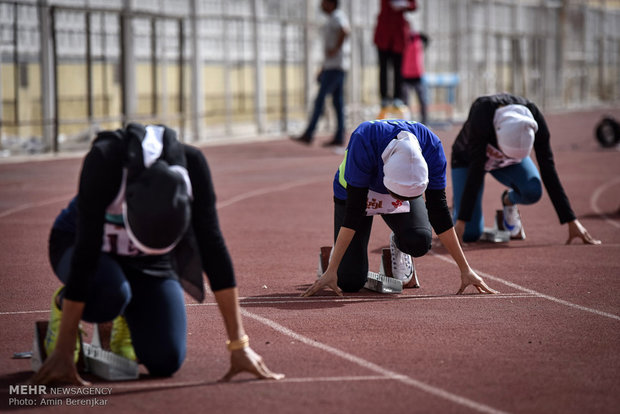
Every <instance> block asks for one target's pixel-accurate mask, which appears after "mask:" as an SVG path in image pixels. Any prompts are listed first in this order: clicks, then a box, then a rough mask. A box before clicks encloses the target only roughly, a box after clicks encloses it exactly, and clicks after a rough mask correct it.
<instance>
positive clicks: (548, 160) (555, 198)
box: [527, 103, 576, 224]
mask: <svg viewBox="0 0 620 414" xmlns="http://www.w3.org/2000/svg"><path fill="white" fill-rule="evenodd" d="M527 107H528V109H529V110H530V111H531V112H532V115H534V119H535V120H536V122H537V123H538V132H536V137H535V139H534V152H535V153H536V161H538V168H540V177H541V179H542V182H543V184H544V185H545V188H546V189H547V193H548V194H549V198H550V199H551V202H552V203H553V207H554V208H555V211H556V213H557V215H558V218H559V219H560V223H561V224H564V223H568V222H569V221H573V220H575V218H576V217H575V213H574V212H573V209H572V208H571V205H570V202H569V201H568V197H567V196H566V193H565V192H564V188H563V187H562V183H561V182H560V177H559V176H558V173H557V171H556V169H555V162H554V160H553V152H552V151H551V143H550V139H551V134H550V133H549V128H548V127H547V123H546V121H545V118H544V117H543V115H542V113H541V112H540V111H539V110H538V107H536V105H534V104H533V103H530V104H529V105H527Z"/></svg>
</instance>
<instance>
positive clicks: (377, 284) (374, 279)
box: [317, 246, 417, 293]
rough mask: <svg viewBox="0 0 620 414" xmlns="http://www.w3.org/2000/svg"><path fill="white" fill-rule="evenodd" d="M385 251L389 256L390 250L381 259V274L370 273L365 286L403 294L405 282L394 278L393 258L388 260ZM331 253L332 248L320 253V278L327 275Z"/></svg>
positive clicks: (318, 275) (318, 274)
mask: <svg viewBox="0 0 620 414" xmlns="http://www.w3.org/2000/svg"><path fill="white" fill-rule="evenodd" d="M385 250H387V251H388V254H389V251H390V250H389V249H384V252H383V255H382V258H381V267H380V270H379V273H376V272H371V271H368V278H367V280H366V283H365V284H364V287H365V288H366V289H368V290H372V291H375V292H379V293H402V291H403V282H402V281H401V280H398V279H396V278H394V277H392V265H391V257H390V256H387V259H386V256H385ZM331 251H332V247H331V246H323V247H321V251H320V253H319V267H318V270H317V277H319V278H320V277H321V276H322V275H323V273H325V270H326V269H327V265H328V264H329V259H330V257H331ZM386 260H387V263H388V265H385V264H384V263H386ZM384 268H385V269H388V271H389V275H387V274H386V273H385V271H384ZM416 281H417V279H416Z"/></svg>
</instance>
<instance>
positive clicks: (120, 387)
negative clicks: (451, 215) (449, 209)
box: [0, 110, 620, 414]
mask: <svg viewBox="0 0 620 414" xmlns="http://www.w3.org/2000/svg"><path fill="white" fill-rule="evenodd" d="M605 112H606V111H593V112H587V113H567V114H560V115H553V116H549V117H548V122H549V125H550V129H551V131H552V146H553V148H554V153H555V156H556V164H557V168H558V171H559V172H560V178H561V180H562V182H563V184H564V186H565V189H566V191H567V193H568V195H569V197H570V199H571V202H572V205H573V208H574V210H575V212H576V213H577V215H578V217H579V219H580V221H581V222H582V223H583V224H584V225H585V226H586V228H587V229H588V230H589V231H590V232H591V233H592V234H593V235H594V236H595V237H596V238H599V239H601V240H602V241H603V244H602V245H600V246H585V245H582V244H581V242H573V244H572V245H570V246H565V245H564V242H565V240H566V236H567V234H568V230H567V228H566V226H560V225H559V223H558V219H557V216H556V214H555V211H554V210H553V208H552V206H551V203H550V201H549V198H548V197H547V195H546V194H545V195H544V196H543V199H542V200H541V201H540V202H539V203H537V204H536V205H534V206H527V207H522V208H521V213H522V216H523V219H524V223H525V229H526V232H527V239H526V240H524V241H512V242H510V243H508V244H496V245H491V244H486V243H477V244H472V245H469V246H467V247H466V248H465V250H466V255H467V257H468V259H469V261H470V263H471V265H472V266H473V267H474V268H475V269H476V270H477V271H479V272H480V274H481V275H482V276H483V277H485V278H486V280H487V282H488V283H489V285H490V286H491V287H493V288H495V289H498V290H500V291H501V294H499V295H493V296H491V295H484V296H483V295H478V294H474V293H473V289H472V288H469V289H470V290H468V293H469V294H467V295H464V296H455V295H454V292H456V290H457V288H458V286H459V277H458V272H457V269H456V266H455V265H454V264H452V263H451V260H450V259H449V256H448V255H447V253H446V252H445V250H443V248H442V247H441V246H439V245H437V246H436V247H434V248H433V253H432V254H429V255H427V256H425V257H423V258H420V259H417V260H416V266H417V269H418V272H419V277H420V282H421V284H422V287H421V288H420V289H414V290H407V291H406V292H405V293H403V294H401V295H380V294H377V293H373V292H368V291H362V292H360V293H358V294H349V295H346V296H345V297H344V298H336V297H335V295H334V294H333V293H331V292H324V293H322V294H321V295H319V296H316V297H312V298H299V297H298V296H299V294H300V293H301V292H302V291H303V290H304V289H305V288H306V287H307V286H308V285H309V284H310V283H311V282H312V281H313V279H314V278H315V277H316V266H317V262H318V251H319V246H321V245H326V244H330V243H331V237H332V235H331V234H332V199H331V197H332V193H331V180H332V177H333V174H334V172H335V169H336V168H337V165H338V164H339V163H340V161H341V156H340V155H335V154H333V153H332V152H330V151H329V150H324V149H322V148H319V147H318V145H317V146H314V147H312V148H307V147H303V146H299V145H297V144H295V143H292V142H289V141H281V140H280V141H274V142H265V143H252V144H244V145H231V146H219V147H207V148H205V149H204V151H205V153H206V155H207V158H208V160H209V163H210V166H211V169H212V171H213V174H214V177H215V185H216V191H217V193H218V200H219V201H218V203H219V204H218V205H219V212H220V221H221V225H222V228H223V231H224V234H225V237H226V239H227V243H228V246H229V248H230V251H231V253H232V256H233V260H234V263H235V268H236V272H237V279H238V284H239V287H240V293H241V295H242V297H243V298H242V307H243V311H244V315H245V317H244V322H245V325H246V329H247V331H248V333H249V335H250V339H251V345H252V347H253V348H254V349H255V350H256V351H257V352H259V353H260V354H261V355H263V356H264V357H265V359H266V361H267V363H268V365H269V367H270V368H271V369H273V370H274V371H276V372H283V373H285V374H286V379H285V380H283V381H279V382H264V381H254V380H252V379H251V377H250V376H247V375H246V376H240V377H238V378H237V380H236V381H235V382H233V383H230V384H218V383H216V380H217V379H218V378H219V377H220V376H222V375H223V374H224V372H225V371H226V369H227V367H228V360H227V358H228V354H227V352H226V350H225V347H224V341H225V337H224V333H223V325H222V322H221V317H220V315H219V313H218V311H217V308H216V306H214V303H213V299H212V297H209V298H208V299H207V301H206V302H205V303H203V304H195V303H193V302H191V300H188V306H187V313H188V322H189V335H188V354H187V355H188V356H187V359H186V361H185V363H184V365H183V367H182V368H181V370H180V371H179V372H178V373H177V374H176V375H175V376H174V377H172V378H169V379H154V378H150V377H149V376H148V375H143V376H142V378H141V379H140V380H139V381H131V382H119V383H106V382H103V381H100V380H97V379H96V378H95V379H93V380H94V386H95V387H97V388H101V387H111V388H112V395H110V396H104V397H103V399H104V400H105V402H106V406H105V407H96V408H92V410H95V411H96V412H100V413H103V412H114V413H115V414H120V413H129V412H131V413H133V412H139V411H140V412H142V411H143V412H150V413H168V412H172V411H173V410H177V411H178V410H179V409H181V410H182V411H184V412H185V411H188V412H209V413H224V412H225V413H232V414H235V413H247V412H255V413H272V414H279V413H290V412H296V413H317V412H319V413H349V412H351V413H353V412H354V413H376V412H390V413H430V412H432V413H466V412H519V413H543V412H544V413H617V412H618V407H619V406H620V352H619V350H620V300H619V299H618V297H619V291H620V231H619V229H620V216H619V215H618V208H619V207H620V152H618V151H616V150H603V149H600V148H599V147H598V145H597V144H596V142H595V141H594V138H593V129H594V125H595V124H596V122H598V120H599V119H600V117H601V115H602V114H603V113H605ZM614 115H615V116H616V117H618V115H620V114H619V113H618V111H617V110H616V113H615V114H614ZM456 132H457V128H456V127H455V128H452V129H450V130H446V131H438V135H439V136H440V138H442V141H443V142H444V147H445V148H446V152H447V153H448V154H449V149H450V146H451V143H452V140H453V139H454V136H455V135H456ZM325 139H327V138H325ZM80 165H81V160H80V159H79V158H70V159H51V160H48V161H44V162H36V163H34V162H28V163H25V162H24V163H12V162H11V163H8V162H3V163H2V164H0V234H1V235H2V236H1V238H0V263H1V265H2V266H1V267H0V274H1V280H2V289H0V332H1V338H2V339H1V340H0V408H1V409H2V410H3V411H4V410H9V411H20V410H23V411H32V412H38V411H46V412H47V411H49V412H59V413H61V412H62V413H64V412H67V411H69V409H68V408H67V406H66V404H65V403H64V402H63V405H62V406H59V407H46V408H42V407H37V408H26V407H17V406H15V405H9V399H10V398H12V397H20V398H21V397H23V396H16V395H10V394H9V387H10V386H11V385H16V384H19V383H22V382H23V381H25V380H26V379H27V378H28V377H29V376H30V375H31V373H30V372H29V366H30V365H29V362H28V361H27V360H15V359H11V356H12V355H13V353H14V352H16V351H25V350H29V349H30V348H31V341H32V331H33V325H34V321H36V320H40V319H46V318H47V314H48V307H49V301H50V297H51V294H52V293H53V291H54V289H55V288H56V287H57V286H58V282H57V280H56V278H55V277H54V276H53V274H52V272H51V270H50V269H49V265H48V260H47V253H46V248H47V236H48V231H49V227H50V226H51V223H52V221H53V219H54V217H55V216H56V214H57V213H58V211H59V210H60V209H61V208H62V207H63V206H64V205H65V204H66V202H67V201H68V200H69V199H70V197H71V196H72V195H73V193H74V192H75V190H76V186H77V177H78V172H79V169H80ZM500 193H501V188H500V187H499V185H498V184H497V183H496V182H495V181H494V180H492V179H491V178H488V179H487V181H486V191H485V198H484V206H485V212H486V213H487V214H486V220H487V225H491V220H492V216H493V212H494V210H495V209H496V208H497V207H498V204H499V203H498V200H499V195H500ZM448 198H449V200H450V198H451V194H450V190H449V191H448ZM388 234H389V233H388V230H387V227H386V226H385V224H383V222H382V221H381V220H380V219H379V220H376V221H375V227H374V231H373V236H372V238H371V245H370V247H369V250H370V254H371V266H372V267H373V268H375V269H374V270H377V269H378V266H379V251H380V249H381V248H382V247H385V246H387V240H388ZM91 379H92V378H91ZM90 398H92V397H90ZM100 398H101V397H100ZM36 401H37V402H38V401H39V398H37V399H36ZM73 410H74V411H76V412H78V411H79V412H83V411H90V410H91V409H90V408H86V409H84V408H82V409H79V408H75V409H73Z"/></svg>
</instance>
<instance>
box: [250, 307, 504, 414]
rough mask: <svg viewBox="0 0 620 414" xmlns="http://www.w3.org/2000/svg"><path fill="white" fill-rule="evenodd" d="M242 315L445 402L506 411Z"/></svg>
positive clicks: (492, 410)
mask: <svg viewBox="0 0 620 414" xmlns="http://www.w3.org/2000/svg"><path fill="white" fill-rule="evenodd" d="M241 313H242V314H243V316H245V317H246V318H250V319H254V320H255V321H257V322H260V323H262V324H264V325H267V326H269V327H270V328H272V329H274V330H275V331H277V332H279V333H281V334H283V335H286V336H289V337H291V338H293V339H295V340H296V341H299V342H302V343H304V344H306V345H309V346H311V347H314V348H317V349H319V350H321V351H323V352H327V353H329V354H332V355H334V356H337V357H339V358H341V359H344V360H346V361H349V362H352V363H354V364H356V365H358V366H361V367H363V368H366V369H368V370H370V371H373V372H376V373H377V374H380V375H382V376H384V377H386V378H389V379H392V380H395V381H399V382H402V383H403V384H406V385H410V386H412V387H414V388H417V389H419V390H421V391H424V392H427V393H429V394H431V395H434V396H436V397H439V398H442V399H444V400H448V401H451V402H453V403H455V404H458V405H461V406H464V407H468V408H471V409H473V410H476V411H479V412H482V413H493V414H499V413H504V411H501V410H498V409H496V408H493V407H490V406H488V405H485V404H481V403H479V402H476V401H473V400H470V399H469V398H465V397H462V396H460V395H457V394H453V393H451V392H449V391H446V390H444V389H441V388H438V387H434V386H432V385H429V384H427V383H425V382H422V381H419V380H416V379H414V378H411V377H409V376H407V375H403V374H399V373H397V372H394V371H391V370H389V369H386V368H383V367H382V366H380V365H377V364H375V363H373V362H370V361H367V360H365V359H363V358H360V357H357V356H355V355H352V354H349V353H348V352H345V351H342V350H340V349H338V348H334V347H332V346H329V345H326V344H324V343H321V342H318V341H315V340H314V339H311V338H308V337H307V336H304V335H301V334H298V333H296V332H294V331H292V330H290V329H288V328H286V327H284V326H282V325H280V324H279V323H276V322H274V321H272V320H271V319H267V318H264V317H262V316H259V315H256V314H254V313H252V312H248V311H247V310H245V309H243V308H242V309H241Z"/></svg>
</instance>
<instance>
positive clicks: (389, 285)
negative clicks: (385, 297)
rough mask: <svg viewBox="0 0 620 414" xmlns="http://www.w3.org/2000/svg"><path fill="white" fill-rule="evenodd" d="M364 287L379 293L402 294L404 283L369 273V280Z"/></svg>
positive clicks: (379, 274) (382, 275)
mask: <svg viewBox="0 0 620 414" xmlns="http://www.w3.org/2000/svg"><path fill="white" fill-rule="evenodd" d="M364 287H365V288H366V289H368V290H373V291H375V292H379V293H402V292H403V282H402V281H400V280H398V279H396V278H393V277H390V276H386V275H384V274H381V273H375V272H371V271H368V279H366V284H365V285H364Z"/></svg>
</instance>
